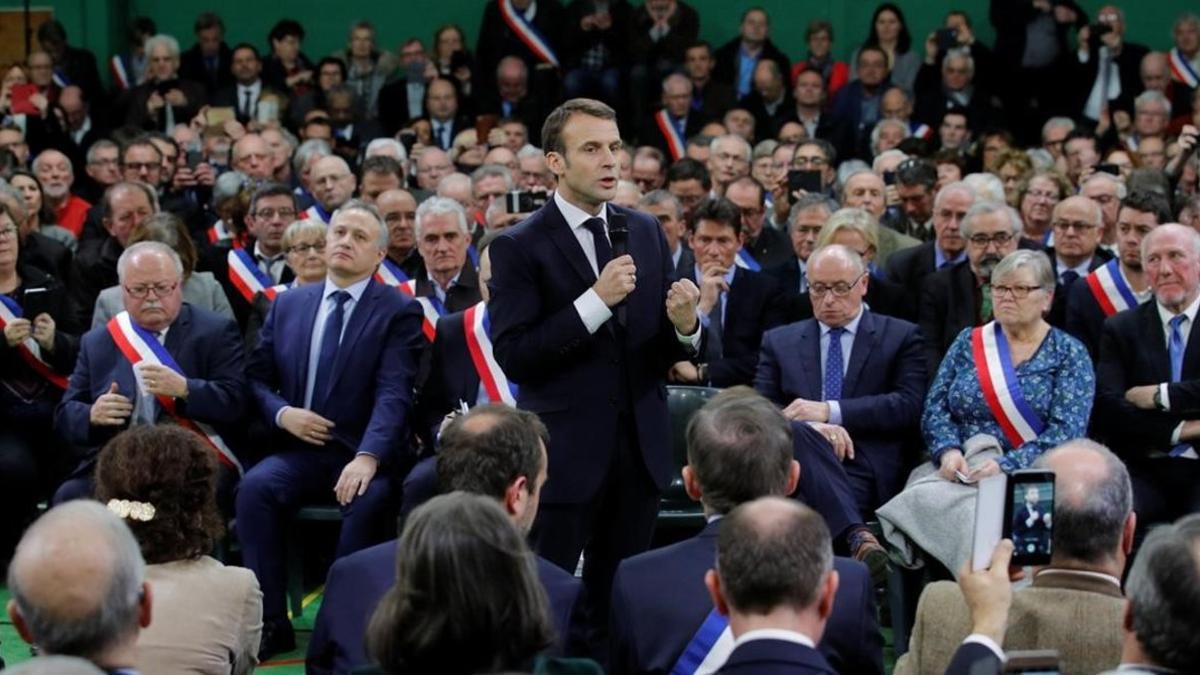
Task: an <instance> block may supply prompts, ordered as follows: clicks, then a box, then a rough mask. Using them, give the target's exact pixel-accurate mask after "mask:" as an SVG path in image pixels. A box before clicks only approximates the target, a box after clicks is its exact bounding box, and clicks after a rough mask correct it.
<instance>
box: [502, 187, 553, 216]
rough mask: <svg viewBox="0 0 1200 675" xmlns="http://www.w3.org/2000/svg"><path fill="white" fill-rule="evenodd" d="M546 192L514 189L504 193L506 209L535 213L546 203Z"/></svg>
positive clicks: (511, 211)
mask: <svg viewBox="0 0 1200 675" xmlns="http://www.w3.org/2000/svg"><path fill="white" fill-rule="evenodd" d="M546 200H547V195H546V193H544V192H524V191H521V190H513V191H512V192H508V193H505V195H504V210H505V212H507V213H533V212H534V211H537V210H538V209H540V208H542V206H544V205H545V204H546Z"/></svg>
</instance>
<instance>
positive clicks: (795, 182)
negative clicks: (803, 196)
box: [788, 169, 823, 192]
mask: <svg viewBox="0 0 1200 675" xmlns="http://www.w3.org/2000/svg"><path fill="white" fill-rule="evenodd" d="M822 188H823V186H822V185H821V172H820V171H805V170H801V169H792V170H791V171H788V190H789V191H790V192H796V191H797V190H804V191H805V192H821V190H822Z"/></svg>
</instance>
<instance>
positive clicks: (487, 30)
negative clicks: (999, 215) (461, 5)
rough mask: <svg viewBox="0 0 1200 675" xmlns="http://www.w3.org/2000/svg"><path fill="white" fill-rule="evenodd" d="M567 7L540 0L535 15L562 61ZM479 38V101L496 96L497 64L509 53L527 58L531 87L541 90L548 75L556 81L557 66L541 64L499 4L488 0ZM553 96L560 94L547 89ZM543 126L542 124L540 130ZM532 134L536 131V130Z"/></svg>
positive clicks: (476, 73)
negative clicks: (549, 67) (502, 13)
mask: <svg viewBox="0 0 1200 675" xmlns="http://www.w3.org/2000/svg"><path fill="white" fill-rule="evenodd" d="M566 18H567V14H566V10H564V9H563V6H562V4H561V3H560V2H559V1H558V0H541V1H539V2H538V4H537V14H535V15H534V17H533V25H534V27H535V28H537V30H538V32H539V33H541V34H542V37H543V38H545V40H546V42H547V43H549V46H550V49H552V50H554V53H555V54H556V55H557V56H558V59H559V63H561V62H562V59H563V57H564V55H565V53H566V52H565V46H564V45H563V44H562V39H563V37H564V31H565V28H566ZM479 26H480V29H479V39H478V40H477V41H476V42H475V71H474V72H475V84H474V87H475V96H474V98H475V99H476V100H488V99H489V98H491V97H493V96H495V95H496V91H497V87H496V65H497V64H499V63H500V60H501V59H503V58H504V57H506V56H516V57H519V58H521V59H522V60H524V61H525V65H526V66H528V67H529V90H530V91H539V90H541V85H542V84H543V83H546V82H547V78H546V77H545V75H553V77H552V78H550V79H553V80H554V82H555V83H557V69H547V68H546V67H545V66H543V67H542V68H539V67H538V64H539V63H542V61H540V60H539V59H538V58H537V57H535V56H534V54H533V52H532V51H530V50H529V47H526V46H525V43H524V42H522V41H521V39H520V38H519V37H517V35H516V33H514V32H513V31H512V29H511V28H509V27H508V24H507V23H505V22H504V19H503V18H501V16H500V3H498V2H489V3H487V4H486V5H485V6H484V8H483V21H482V22H481V23H480V24H479ZM547 93H548V94H550V95H552V96H556V95H557V91H554V92H553V93H551V92H547ZM540 128H541V127H540V126H539V127H538V129H540ZM529 132H530V134H531V135H532V134H536V132H535V131H534V130H533V129H530V130H529Z"/></svg>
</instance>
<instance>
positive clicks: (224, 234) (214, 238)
mask: <svg viewBox="0 0 1200 675" xmlns="http://www.w3.org/2000/svg"><path fill="white" fill-rule="evenodd" d="M207 234H208V243H210V244H218V243H220V242H223V241H230V240H231V239H233V232H230V231H229V228H228V227H226V226H225V221H224V220H218V221H217V222H215V223H213V226H212V227H210V228H208V231H207Z"/></svg>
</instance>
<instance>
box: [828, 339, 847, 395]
mask: <svg viewBox="0 0 1200 675" xmlns="http://www.w3.org/2000/svg"><path fill="white" fill-rule="evenodd" d="M845 332H846V329H845V328H831V329H829V348H828V349H826V350H825V400H826V401H836V400H838V399H840V398H841V397H842V333H845Z"/></svg>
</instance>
